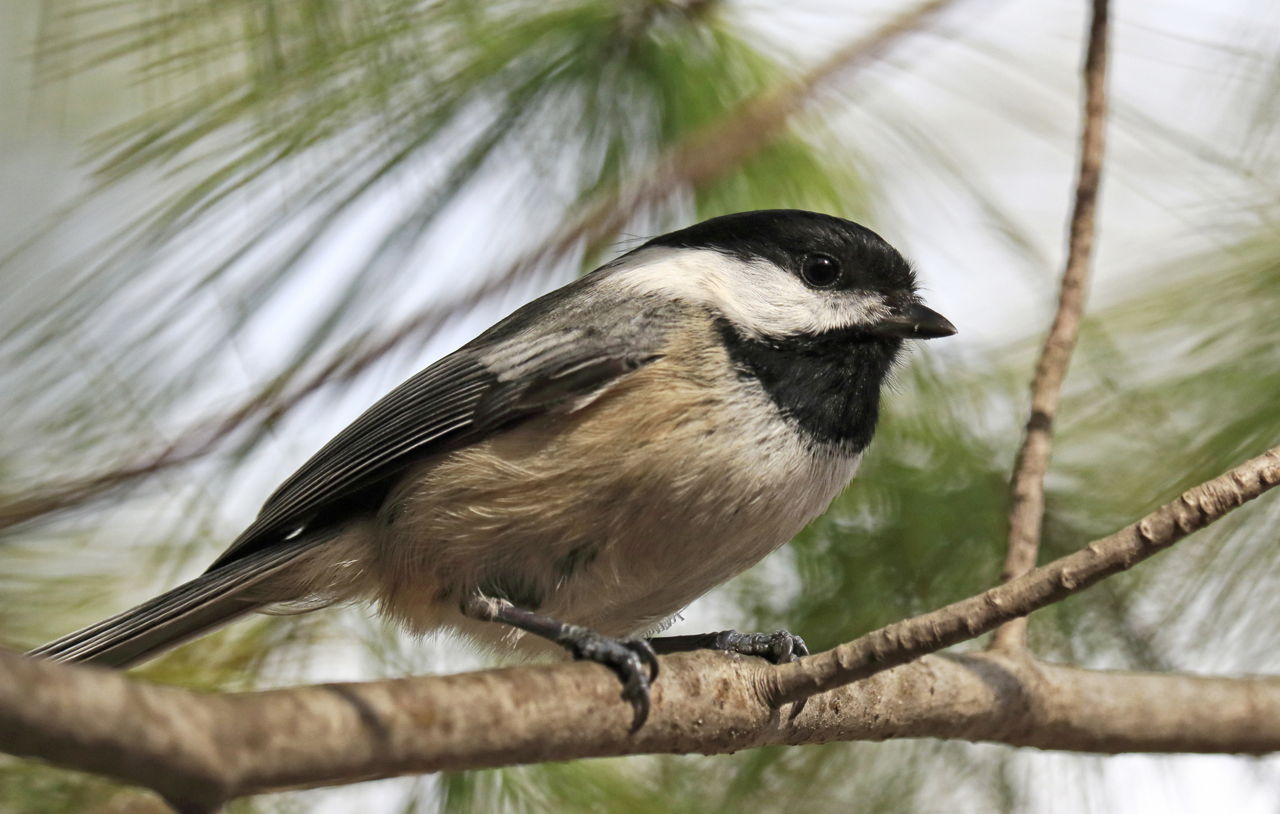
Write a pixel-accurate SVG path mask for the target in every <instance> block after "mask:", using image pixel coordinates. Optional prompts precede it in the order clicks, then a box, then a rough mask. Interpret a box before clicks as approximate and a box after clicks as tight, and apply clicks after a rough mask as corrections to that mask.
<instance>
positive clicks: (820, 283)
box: [800, 254, 840, 288]
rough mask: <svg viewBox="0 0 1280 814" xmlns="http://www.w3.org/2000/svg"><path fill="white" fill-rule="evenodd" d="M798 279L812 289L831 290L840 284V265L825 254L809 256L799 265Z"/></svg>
mask: <svg viewBox="0 0 1280 814" xmlns="http://www.w3.org/2000/svg"><path fill="white" fill-rule="evenodd" d="M800 279H802V280H804V281H805V283H806V284H807V285H809V286H812V287H813V288H831V286H833V285H835V284H836V283H838V282H840V264H839V263H838V262H836V259H835V258H834V257H831V256H830V255H826V254H811V255H809V256H808V257H806V258H805V259H804V263H802V264H801V265H800Z"/></svg>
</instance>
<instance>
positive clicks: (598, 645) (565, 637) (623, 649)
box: [462, 595, 658, 732]
mask: <svg viewBox="0 0 1280 814" xmlns="http://www.w3.org/2000/svg"><path fill="white" fill-rule="evenodd" d="M462 612H463V613H464V614H465V615H467V616H469V617H471V618H472V619H479V620H481V621H485V622H502V623H503V624H507V625H511V626H512V627H516V628H519V629H520V630H523V631H525V632H527V633H532V634H533V635H535V636H541V637H542V638H544V639H547V640H548V641H552V642H555V643H556V644H558V645H560V646H561V647H563V648H564V649H566V650H568V651H569V652H570V653H572V654H573V657H574V658H575V659H581V660H585V661H594V662H596V663H597V664H603V665H604V666H606V667H608V668H609V669H610V670H613V672H615V673H616V674H617V675H618V678H619V679H621V681H622V698H623V700H624V701H627V702H628V703H630V704H631V709H632V710H633V711H634V717H633V718H632V721H631V731H632V732H635V731H636V730H638V729H639V728H640V727H641V726H643V725H644V722H645V720H646V719H648V717H649V686H650V685H651V684H652V683H653V680H654V679H656V678H657V677H658V657H657V655H656V654H655V653H654V652H653V648H652V647H651V646H650V645H649V642H648V640H647V639H643V638H633V637H626V638H615V637H612V636H605V635H603V634H601V633H597V632H596V631H594V630H591V629H590V628H585V627H581V626H580V625H570V624H565V623H564V622H560V621H557V620H555V619H552V618H551V617H550V616H544V615H542V614H540V613H534V612H533V611H529V610H525V609H524V608H519V607H516V606H515V605H513V604H511V603H510V602H508V601H507V600H505V599H493V598H491V597H487V596H482V595H476V596H473V597H472V598H470V599H468V600H467V601H466V602H464V603H463V605H462Z"/></svg>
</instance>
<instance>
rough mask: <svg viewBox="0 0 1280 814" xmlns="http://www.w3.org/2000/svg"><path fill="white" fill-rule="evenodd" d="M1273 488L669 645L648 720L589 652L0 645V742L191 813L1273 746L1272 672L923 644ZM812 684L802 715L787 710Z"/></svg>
mask: <svg viewBox="0 0 1280 814" xmlns="http://www.w3.org/2000/svg"><path fill="white" fill-rule="evenodd" d="M1277 484H1280V447H1277V448H1276V449H1273V450H1271V451H1269V452H1267V453H1266V454H1264V455H1262V456H1260V457H1258V458H1255V459H1253V460H1251V461H1248V462H1246V463H1244V464H1241V465H1240V466H1238V467H1235V468H1234V469H1232V470H1230V471H1228V472H1227V473H1225V474H1224V475H1222V476H1220V477H1218V478H1215V479H1214V480H1212V481H1209V482H1207V483H1205V484H1203V485H1201V486H1197V487H1196V488H1194V489H1191V490H1190V491H1188V492H1186V493H1184V494H1183V495H1182V496H1181V497H1180V498H1178V499H1177V500H1175V501H1173V502H1172V503H1169V504H1167V505H1165V506H1163V507H1161V508H1159V509H1157V510H1156V511H1154V512H1152V513H1151V514H1149V515H1147V516H1146V517H1144V518H1143V519H1142V520H1140V521H1138V522H1137V523H1134V524H1133V525H1131V526H1128V527H1127V528H1124V529H1122V530H1120V531H1118V532H1116V533H1115V534H1112V535H1110V536H1109V537H1105V538H1103V539H1100V540H1096V541H1094V542H1092V543H1090V544H1089V545H1088V546H1086V547H1085V548H1084V549H1082V550H1081V551H1079V552H1077V553H1075V554H1072V555H1070V556H1067V557H1063V558H1062V559H1060V560H1058V561H1056V562H1054V563H1051V564H1049V565H1047V566H1045V567H1043V568H1039V569H1036V570H1035V571H1032V572H1031V573H1029V574H1027V575H1025V576H1023V577H1021V578H1019V579H1017V580H1014V581H1013V582H1010V583H1006V584H1004V585H1001V586H999V587H997V588H994V589H992V590H990V591H987V592H986V593H983V594H980V595H978V596H976V597H973V598H971V599H968V600H965V601H963V602H959V603H956V604H954V605H949V606H947V607H945V608H942V609H940V610H937V611H934V612H932V613H928V614H925V615H924V616H920V617H917V618H915V619H910V620H907V621H904V622H899V623H897V624H895V625H890V626H889V627H887V628H884V629H882V630H879V631H876V632H874V633H871V634H868V635H866V636H863V637H861V638H859V639H857V640H855V641H853V642H850V643H849V644H845V645H841V646H840V647H837V648H836V649H835V650H831V651H828V652H826V653H820V654H818V655H816V656H812V657H809V658H805V659H802V660H801V661H799V662H797V663H794V664H788V665H784V666H781V667H771V666H769V665H768V664H767V663H766V662H764V661H763V660H761V659H753V658H740V657H731V656H725V655H723V654H715V653H700V654H692V655H677V656H668V657H665V658H663V659H662V675H661V677H660V678H659V680H658V681H657V683H656V685H655V687H654V708H653V713H652V716H651V717H650V719H649V722H648V723H647V724H646V725H645V726H644V727H643V728H642V729H641V730H640V731H639V732H637V733H634V734H632V733H630V731H629V729H630V723H631V712H630V708H629V707H628V705H627V704H625V703H623V702H622V701H621V700H620V699H619V698H618V684H617V678H616V677H615V676H614V675H613V674H612V673H611V672H610V671H609V670H607V669H605V668H603V667H600V666H599V665H592V664H565V665H557V666H547V667H523V668H515V669H506V670H488V671H483V672H477V673H468V674H464V675H455V676H428V677H420V678H407V679H395V680H383V681H372V682H366V683H358V684H327V685H321V686H311V687H295V688H290V689H281V690H270V691H265V692H253V693H242V694H229V695H216V694H202V693H194V692H191V691H188V690H184V689H179V688H176V687H163V686H156V685H151V684H146V683H144V682H141V681H137V680H134V679H131V678H129V677H127V676H124V675H121V674H119V673H113V672H109V671H105V670H101V669H97V668H90V667H83V666H78V665H66V664H55V663H51V662H45V661H39V660H33V659H28V658H25V657H23V656H20V655H18V654H16V653H9V652H5V651H0V751H5V752H9V753H11V754H16V755H22V756H27V757H37V758H42V759H45V760H49V761H52V762H55V763H58V764H61V765H64V766H69V767H73V768H78V769H81V770H85V771H93V772H98V773H100V774H105V775H109V776H112V777H116V778H119V779H121V780H125V781H127V782H131V783H137V784H139V785H144V786H148V787H150V788H153V789H155V790H157V791H159V792H160V793H161V794H164V795H165V796H166V797H167V798H168V799H169V800H170V801H171V802H173V803H174V804H175V805H176V806H178V807H180V810H182V811H192V812H196V811H199V812H208V811H213V810H215V809H216V807H217V806H218V805H219V804H221V803H222V802H224V801H226V800H228V799H231V798H234V797H238V796H243V795H247V794H255V793H260V792H264V791H273V790H280V789H286V788H299V787H311V786H321V785H333V784H338V783H349V782H355V781H357V780H368V779H373V778H378V777H391V776H396V775H405V774H417V773H422V772H431V771H443V770H460V769H475V768H482V767H490V766H506V765H513V764H518V763H536V762H543V761H549V760H569V759H573V758H583V757H601V756H607V755H623V754H642V753H692V752H701V753H707V754H718V753H724V752H731V751H736V750H739V749H748V748H753V747H757V746H764V745H770V744H799V743H822V742H826V741H831V740H883V739H886V738H903V737H941V738H963V739H968V740H991V741H998V742H1001V743H1008V744H1014V745H1021V746H1036V747H1040V748H1046V749H1071V750H1076V751H1082V752H1096V753H1101V754H1112V753H1117V752H1129V751H1152V752H1216V753H1224V752H1225V753H1248V754H1262V753H1267V752H1274V751H1280V679H1277V678H1274V677H1273V678H1205V677H1193V676H1185V675H1176V674H1151V673H1121V672H1099V671H1090V670H1081V669H1077V668H1073V667H1063V666H1056V665H1050V664H1044V663H1041V662H1037V661H1035V660H1033V659H1029V658H1026V657H1025V656H1024V653H1022V652H994V653H981V654H968V655H962V656H951V657H944V656H926V657H925V658H920V657H921V656H922V655H925V654H928V653H930V652H931V651H935V650H937V649H939V648H942V647H945V646H947V645H950V644H955V643H956V642H959V641H961V640H964V639H969V638H972V637H974V636H978V635H980V634H982V633H983V632H986V631H989V630H992V629H994V628H995V626H996V625H997V624H999V623H1000V622H1002V621H1004V620H1006V619H1009V618H1011V617H1013V616H1016V615H1021V614H1026V613H1029V612H1031V611H1032V610H1035V609H1036V608H1041V607H1044V606H1045V605H1047V604H1050V603H1052V602H1057V601H1059V600H1061V599H1063V598H1065V597H1067V596H1069V595H1071V594H1075V593H1078V592H1080V591H1082V590H1084V589H1085V588H1087V587H1088V586H1089V585H1091V584H1093V583H1095V582H1097V581H1098V580H1100V579H1103V578H1104V577H1105V576H1107V575H1109V574H1114V573H1116V572H1118V571H1122V570H1124V569H1126V568H1129V567H1131V566H1133V565H1134V564H1136V563H1137V562H1139V561H1141V560H1142V559H1144V558H1146V557H1148V556H1150V555H1151V554H1153V553H1155V552H1156V551H1160V550H1163V549H1164V548H1167V547H1168V546H1170V545H1172V544H1173V543H1174V542H1176V541H1177V540H1179V539H1181V538H1183V537H1185V536H1186V535H1188V534H1190V533H1191V532H1193V531H1195V530H1197V529H1200V528H1203V527H1204V526H1206V525H1208V524H1210V523H1212V522H1213V521H1215V520H1217V519H1218V518H1220V517H1222V516H1223V515H1225V514H1226V513H1227V512H1229V511H1231V510H1232V509H1234V508H1235V507H1237V506H1240V505H1242V504H1243V503H1245V502H1246V501H1248V500H1250V499H1252V498H1255V497H1257V496H1258V495H1260V494H1262V493H1263V492H1265V491H1267V490H1268V489H1270V488H1272V487H1274V486H1276V485H1277ZM909 661H911V662H913V663H911V664H906V662H909ZM895 666H897V667H898V669H894V670H890V668H892V667H895ZM871 676H873V677H872V678H871V679H870V680H868V681H860V682H859V683H857V684H853V685H850V686H843V685H847V684H848V683H849V682H851V681H854V680H856V679H861V678H867V677H871ZM816 692H822V693H823V694H821V695H819V696H816V697H814V698H812V699H810V701H809V703H808V704H807V705H806V706H805V709H804V711H803V712H801V713H800V714H799V715H797V716H795V717H793V716H792V715H791V713H790V710H788V709H785V708H781V709H780V708H779V704H780V703H782V702H784V701H788V700H795V699H798V698H802V697H806V696H809V695H811V694H813V693H816Z"/></svg>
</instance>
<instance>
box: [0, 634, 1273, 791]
mask: <svg viewBox="0 0 1280 814" xmlns="http://www.w3.org/2000/svg"><path fill="white" fill-rule="evenodd" d="M662 669H663V675H662V678H661V679H660V681H659V682H658V685H657V689H656V691H655V702H656V703H655V709H654V712H653V715H652V717H651V718H650V720H649V722H648V723H647V724H646V725H645V726H644V728H642V729H641V730H640V732H638V733H636V734H635V735H631V734H628V727H629V721H630V717H629V716H630V712H629V710H628V708H627V707H626V705H624V704H622V703H621V702H619V700H618V689H617V680H616V679H615V678H614V677H613V676H612V674H610V673H608V672H607V671H606V670H604V669H603V668H600V667H597V666H594V665H587V664H567V665H558V666H553V667H536V668H529V667H526V668H520V669H506V670H493V671H486V672H480V673H468V674H465V675H457V676H444V677H421V678H408V679H396V680H386V681H375V682H367V683H362V684H334V685H324V686H315V687H298V688H292V689H284V690H272V691H267V692H257V693H246V694H236V695H202V694H198V693H193V692H190V691H187V690H180V689H176V688H172V687H162V686H156V685H149V684H143V683H141V682H137V681H133V680H130V679H129V678H127V677H125V676H122V675H120V674H118V673H110V672H106V671H101V670H98V669H94V668H87V667H78V666H67V665H59V664H51V663H47V662H37V661H32V660H29V659H26V658H24V657H22V656H18V655H17V654H12V653H0V748H2V749H3V750H4V751H7V752H10V753H13V754H17V755H23V756H29V757H38V758H41V759H44V760H49V761H52V762H54V763H58V764H61V765H64V766H68V767H72V768H77V769H83V770H87V771H93V772H97V773H100V774H104V775H108V776H111V777H115V778H118V779H121V780H124V781H127V782H131V783H135V784H138V785H141V786H146V787H149V788H152V789H155V790H156V791H157V792H159V793H160V794H162V795H164V796H165V797H166V798H167V799H169V800H170V801H171V802H172V803H173V804H174V805H175V806H177V807H179V808H180V809H182V810H186V811H205V810H212V809H214V808H215V807H216V806H217V805H218V804H219V803H221V802H223V801H225V800H228V799H231V798H233V797H239V796H244V795H249V794H257V793H262V792H268V791H276V790H281V789H289V788H304V787H314V786H324V785H336V784H342V783H351V782H356V781H360V780H368V779H373V778H379V777H392V776H397V775H406V774H421V773H424V772H434V771H445V770H459V769H474V768H484V767H493V766H508V765H514V764H522V763H536V762H543V761H550V760H569V759H574V758H585V757H603V756H611V755H628V754H653V753H668V754H688V753H700V754H722V753H726V752H734V751H737V750H740V749H749V748H754V747H758V746H767V745H779V744H806V743H827V742H830V741H836V740H845V741H848V740H886V739H889V738H914V737H934V738H961V739H965V740H981V741H995V742H1000V743H1007V744H1011V745H1015V746H1036V747H1040V748H1044V749H1067V750H1073V751H1081V752H1094V753H1101V754H1114V753H1119V752H1132V751H1144V752H1206V753H1244V754H1262V753H1266V752H1275V751H1280V679H1276V678H1240V679H1231V678H1205V677H1194V676H1186V675H1160V674H1141V673H1119V672H1094V671H1089V670H1080V669H1074V668H1070V667H1061V666H1056V665H1049V664H1043V663H1036V662H1033V661H1030V660H1026V659H1023V658H1020V657H1018V656H1016V655H1012V654H1003V653H988V654H974V655H961V656H927V657H925V658H922V659H919V660H917V661H915V662H913V663H911V664H908V665H905V666H899V667H897V668H895V669H893V670H889V671H886V672H882V673H879V674H878V675H876V676H873V677H871V678H869V679H867V680H866V681H862V682H859V683H857V684H853V685H849V686H846V687H842V688H840V689H838V690H835V691H833V692H831V693H826V694H823V695H821V696H817V697H815V698H813V699H811V700H810V701H809V703H808V704H807V705H806V706H805V709H804V711H803V712H802V713H801V714H800V715H799V716H797V717H796V718H794V719H792V718H791V716H790V714H789V713H788V711H787V710H786V709H785V708H784V709H783V710H781V711H779V710H777V709H776V708H774V707H772V706H771V705H770V703H769V701H768V698H767V697H766V693H765V692H763V691H762V688H763V687H765V686H767V685H768V684H769V683H770V681H769V678H770V673H771V671H772V669H774V668H770V667H769V666H768V665H767V664H765V663H764V662H763V661H760V660H757V659H749V658H735V657H729V656H723V655H720V654H714V653H699V654H695V655H677V656H669V657H665V658H664V659H663V660H662Z"/></svg>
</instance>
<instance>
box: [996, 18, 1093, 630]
mask: <svg viewBox="0 0 1280 814" xmlns="http://www.w3.org/2000/svg"><path fill="white" fill-rule="evenodd" d="M1107 32H1108V23H1107V0H1093V19H1092V22H1091V24H1090V26H1089V44H1088V46H1087V52H1086V56H1085V61H1084V86H1085V94H1084V96H1085V99H1084V126H1083V132H1082V133H1081V135H1080V169H1079V175H1078V177H1077V179H1076V193H1075V205H1074V207H1073V209H1072V212H1071V225H1070V237H1069V240H1068V249H1067V264H1066V268H1065V270H1064V271H1063V272H1062V285H1061V288H1060V289H1059V292H1058V310H1057V313H1055V314H1054V317H1053V324H1052V326H1050V328H1049V335H1048V336H1047V337H1045V341H1044V347H1043V348H1042V349H1041V351H1040V359H1039V361H1038V362H1037V363H1036V372H1035V376H1034V378H1033V379H1032V382H1031V417H1030V418H1028V419H1027V428H1026V435H1025V436H1024V437H1023V439H1022V447H1021V448H1020V449H1019V450H1018V456H1017V459H1016V461H1015V463H1014V466H1013V476H1012V477H1011V478H1010V482H1009V497H1010V506H1009V544H1008V554H1007V555H1006V557H1005V562H1004V579H1006V580H1009V579H1014V578H1015V577H1019V576H1022V575H1023V574H1025V573H1027V572H1028V571H1030V570H1031V569H1032V568H1034V567H1035V565H1036V555H1037V554H1038V552H1039V550H1040V532H1041V527H1042V526H1043V523H1044V478H1045V473H1046V472H1047V471H1048V469H1049V456H1050V454H1051V453H1052V451H1053V421H1054V418H1055V417H1056V415H1057V413H1058V399H1059V395H1060V393H1061V392H1062V382H1063V380H1064V379H1065V378H1066V376H1067V368H1068V367H1069V366H1070V364H1071V353H1072V351H1073V350H1075V346H1076V338H1077V337H1078V336H1079V334H1080V321H1081V319H1082V318H1083V316H1084V305H1085V294H1086V288H1087V286H1088V283H1089V267H1090V258H1091V256H1092V254H1093V242H1094V231H1095V221H1096V213H1097V205H1098V185H1099V183H1100V181H1101V180H1102V158H1103V147H1104V145H1105V139H1106V113H1107ZM1026 635H1027V634H1026V618H1025V617H1021V618H1018V619H1015V620H1013V621H1011V622H1009V624H1007V625H1005V626H1004V627H1002V628H1001V629H1000V630H999V631H997V632H996V635H995V637H994V638H993V639H992V646H993V647H997V648H1001V647H1021V646H1023V645H1024V644H1025V643H1026Z"/></svg>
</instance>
